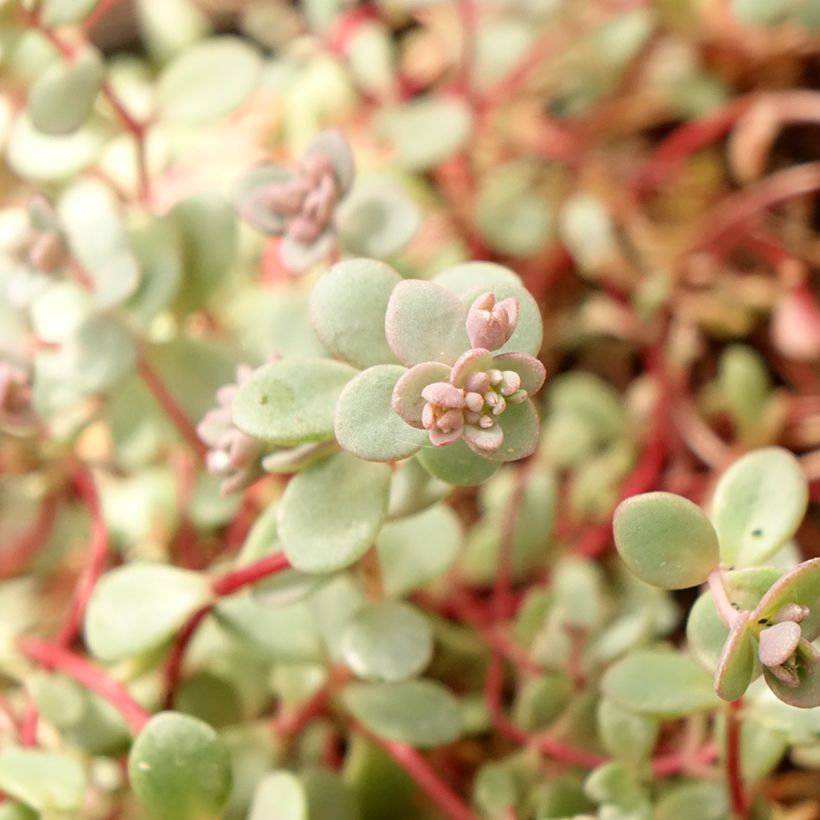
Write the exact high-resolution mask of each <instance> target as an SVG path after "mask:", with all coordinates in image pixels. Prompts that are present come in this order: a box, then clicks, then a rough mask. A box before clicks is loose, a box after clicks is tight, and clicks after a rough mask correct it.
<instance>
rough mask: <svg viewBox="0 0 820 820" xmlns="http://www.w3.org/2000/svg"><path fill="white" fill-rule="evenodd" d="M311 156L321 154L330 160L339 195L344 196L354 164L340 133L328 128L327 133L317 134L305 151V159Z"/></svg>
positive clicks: (350, 183)
mask: <svg viewBox="0 0 820 820" xmlns="http://www.w3.org/2000/svg"><path fill="white" fill-rule="evenodd" d="M312 154H321V155H322V156H325V157H327V158H328V159H329V160H330V162H331V164H332V165H333V172H334V174H335V176H336V182H337V183H338V185H339V195H340V196H344V195H345V194H346V193H347V192H348V191H349V190H350V186H351V185H352V184H353V177H354V175H355V173H356V164H355V160H354V159H353V154H352V152H351V150H350V143H348V141H347V140H346V139H345V138H344V135H343V134H342V133H341V131H337V130H335V129H332V128H329V129H328V130H327V131H321V132H320V133H318V134H317V135H316V136H315V137H314V138H313V140H311V142H310V145H308V147H307V148H306V149H305V156H306V157H308V156H311V155H312Z"/></svg>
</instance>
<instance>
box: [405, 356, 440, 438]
mask: <svg viewBox="0 0 820 820" xmlns="http://www.w3.org/2000/svg"><path fill="white" fill-rule="evenodd" d="M449 378H450V368H449V367H447V365H446V364H441V362H422V363H421V364H417V365H414V366H413V367H411V368H410V369H409V370H408V371H407V372H405V373H404V374H402V376H401V377H400V378H399V379H398V380H397V381H396V386H395V387H394V388H393V397H392V401H391V404H392V407H393V410H394V411H395V412H396V413H397V414H398V415H399V416H401V418H402V419H403V420H404V421H405V422H407V424H410V425H411V426H413V427H417V428H419V429H421V427H422V418H421V416H422V412H423V410H424V405H425V404H427V400H426V399H425V398H424V396H422V393H423V392H424V388H425V387H427V385H429V384H435V383H436V382H446V381H447V380H448V379H449Z"/></svg>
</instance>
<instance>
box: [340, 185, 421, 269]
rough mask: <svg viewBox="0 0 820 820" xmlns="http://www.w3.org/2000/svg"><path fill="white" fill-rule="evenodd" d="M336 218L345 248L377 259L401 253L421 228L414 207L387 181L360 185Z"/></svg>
mask: <svg viewBox="0 0 820 820" xmlns="http://www.w3.org/2000/svg"><path fill="white" fill-rule="evenodd" d="M336 218H337V225H338V230H339V235H340V239H341V242H342V244H343V245H344V246H345V248H347V250H348V251H349V252H350V253H352V254H356V255H360V256H372V257H375V258H377V259H383V258H385V257H389V256H392V255H393V254H394V253H397V252H398V251H400V250H401V249H402V248H403V247H404V246H405V245H406V244H407V243H408V242H409V241H410V240H411V239H412V238H413V236H414V235H415V233H416V231H417V230H418V228H419V225H420V224H421V213H420V212H419V209H418V208H417V207H416V205H415V203H414V202H413V201H412V200H411V199H410V197H408V196H407V195H406V194H405V193H404V191H403V190H402V189H401V188H399V187H398V186H397V185H393V184H391V183H389V182H386V181H384V182H383V181H375V182H373V181H369V182H363V183H361V184H360V185H359V184H357V185H356V187H355V188H354V189H353V191H352V193H351V194H350V196H349V197H348V198H347V199H346V200H345V201H344V202H342V203H341V206H340V207H339V208H338V210H337V213H336Z"/></svg>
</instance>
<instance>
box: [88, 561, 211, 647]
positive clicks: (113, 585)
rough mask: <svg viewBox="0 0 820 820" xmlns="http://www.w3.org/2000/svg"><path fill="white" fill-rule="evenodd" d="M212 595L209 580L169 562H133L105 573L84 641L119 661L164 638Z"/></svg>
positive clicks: (92, 603) (90, 610)
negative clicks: (168, 563)
mask: <svg viewBox="0 0 820 820" xmlns="http://www.w3.org/2000/svg"><path fill="white" fill-rule="evenodd" d="M211 597H212V592H211V585H210V583H209V581H208V579H207V578H206V577H205V576H204V575H202V574H201V573H198V572H193V571H191V570H185V569H179V568H178V567H171V566H168V565H167V564H149V563H130V564H127V565H125V566H122V567H118V568H117V569H113V570H111V571H110V572H108V573H106V574H105V575H103V576H102V578H100V580H99V582H98V583H97V585H96V587H95V588H94V592H93V594H92V596H91V600H90V601H89V604H88V609H87V610H86V615H85V640H86V643H87V644H88V647H89V649H90V650H91V651H92V653H93V654H94V655H96V656H97V657H98V658H101V659H102V660H105V661H115V660H119V659H121V658H128V657H131V656H133V655H138V654H140V653H142V652H146V651H148V650H150V649H154V648H156V647H158V646H160V645H161V644H162V643H164V642H165V641H166V640H167V639H168V638H170V637H171V635H173V634H174V632H176V630H177V629H179V627H181V626H182V624H184V623H185V621H187V620H188V618H189V617H190V616H191V615H193V613H194V612H196V610H198V609H199V608H200V607H202V606H204V605H205V604H207V603H208V602H209V601H210V600H211Z"/></svg>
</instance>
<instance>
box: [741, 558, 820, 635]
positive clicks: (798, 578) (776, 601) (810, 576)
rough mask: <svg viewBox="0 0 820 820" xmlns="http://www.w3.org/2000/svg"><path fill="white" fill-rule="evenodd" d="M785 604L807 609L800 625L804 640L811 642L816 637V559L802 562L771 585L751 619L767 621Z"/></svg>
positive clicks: (819, 594)
mask: <svg viewBox="0 0 820 820" xmlns="http://www.w3.org/2000/svg"><path fill="white" fill-rule="evenodd" d="M788 604H797V606H799V607H806V608H807V609H808V610H809V612H808V615H807V617H805V618H804V619H803V620H802V621H801V622H800V629H801V631H802V634H803V637H804V638H806V639H808V640H810V641H811V640H814V639H815V638H816V637H817V636H818V635H820V608H818V604H820V558H811V559H809V560H808V561H803V563H802V564H798V565H797V566H796V567H795V568H794V569H791V570H789V571H788V572H787V573H785V574H783V575H782V576H781V577H780V578H778V579H777V580H776V581H775V582H774V583H772V585H771V586H770V587H769V589H768V590H767V591H766V594H765V595H763V596H762V597H761V599H760V601H759V603H758V604H757V607H756V608H755V610H754V613H753V614H752V620H755V621H758V622H761V621H764V620H766V621H771V620H772V619H773V618H775V617H776V616H777V614H778V612H779V611H780V610H781V609H783V607H785V606H786V605H788Z"/></svg>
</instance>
